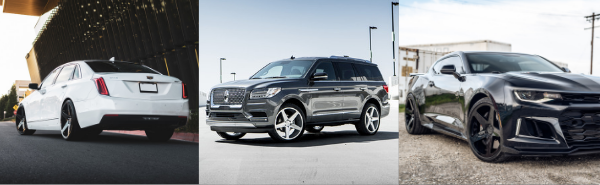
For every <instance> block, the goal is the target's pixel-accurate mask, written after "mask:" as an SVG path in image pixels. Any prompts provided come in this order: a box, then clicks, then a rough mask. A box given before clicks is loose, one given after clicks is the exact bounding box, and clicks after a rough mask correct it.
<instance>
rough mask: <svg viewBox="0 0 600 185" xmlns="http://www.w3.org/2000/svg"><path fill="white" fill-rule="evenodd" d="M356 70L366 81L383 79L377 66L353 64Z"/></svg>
mask: <svg viewBox="0 0 600 185" xmlns="http://www.w3.org/2000/svg"><path fill="white" fill-rule="evenodd" d="M354 66H355V67H356V69H357V70H358V72H359V73H360V75H361V76H363V78H364V79H367V80H368V81H383V76H382V75H381V72H380V71H379V68H377V66H372V65H362V64H354Z"/></svg>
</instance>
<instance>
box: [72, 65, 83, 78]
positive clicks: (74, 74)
mask: <svg viewBox="0 0 600 185" xmlns="http://www.w3.org/2000/svg"><path fill="white" fill-rule="evenodd" d="M79 72H80V71H79V65H76V66H75V72H73V79H80V78H81V74H80V73H79Z"/></svg>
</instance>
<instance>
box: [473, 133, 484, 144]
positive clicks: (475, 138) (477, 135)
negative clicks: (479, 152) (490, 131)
mask: <svg viewBox="0 0 600 185" xmlns="http://www.w3.org/2000/svg"><path fill="white" fill-rule="evenodd" d="M483 138H486V136H485V131H483V130H482V131H479V132H478V133H477V134H475V135H474V136H471V142H472V143H475V142H477V141H481V140H482V139H483Z"/></svg>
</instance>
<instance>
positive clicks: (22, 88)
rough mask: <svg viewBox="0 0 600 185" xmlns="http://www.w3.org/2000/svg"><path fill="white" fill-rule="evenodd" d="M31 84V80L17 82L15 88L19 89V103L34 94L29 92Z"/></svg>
mask: <svg viewBox="0 0 600 185" xmlns="http://www.w3.org/2000/svg"><path fill="white" fill-rule="evenodd" d="M29 83H31V81H30V80H15V88H16V89H17V97H18V99H17V101H19V102H21V101H23V99H24V98H25V97H27V96H28V95H29V94H30V93H31V92H32V91H31V90H29ZM8 93H10V92H8Z"/></svg>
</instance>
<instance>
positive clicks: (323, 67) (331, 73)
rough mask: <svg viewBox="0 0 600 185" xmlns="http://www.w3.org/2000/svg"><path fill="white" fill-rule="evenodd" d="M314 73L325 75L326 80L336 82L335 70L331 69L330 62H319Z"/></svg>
mask: <svg viewBox="0 0 600 185" xmlns="http://www.w3.org/2000/svg"><path fill="white" fill-rule="evenodd" d="M315 73H327V80H332V81H334V80H337V77H336V76H335V68H333V64H332V63H331V62H321V63H320V64H319V66H317V68H316V70H315Z"/></svg>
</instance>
